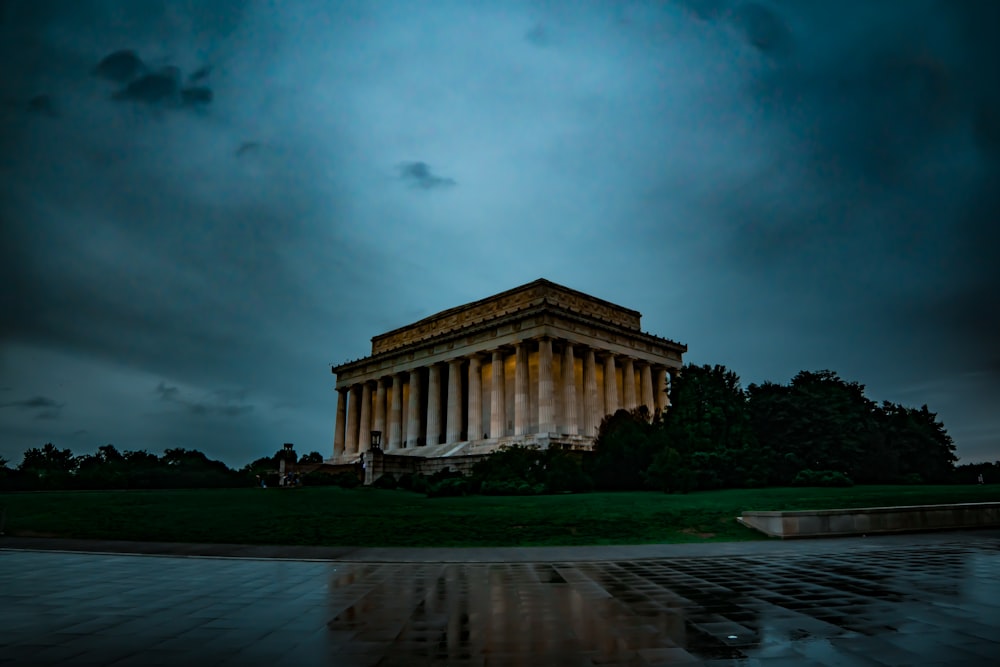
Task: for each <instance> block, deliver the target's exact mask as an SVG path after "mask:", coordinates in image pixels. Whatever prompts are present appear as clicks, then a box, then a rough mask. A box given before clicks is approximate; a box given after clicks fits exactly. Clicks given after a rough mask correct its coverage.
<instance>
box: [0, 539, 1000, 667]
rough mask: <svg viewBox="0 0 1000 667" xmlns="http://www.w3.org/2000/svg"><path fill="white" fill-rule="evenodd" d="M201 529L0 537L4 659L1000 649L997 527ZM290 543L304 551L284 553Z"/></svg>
mask: <svg viewBox="0 0 1000 667" xmlns="http://www.w3.org/2000/svg"><path fill="white" fill-rule="evenodd" d="M32 546H35V547H38V548H37V549H33V548H31V547H32ZM200 546H201V547H202V548H201V549H197V548H196V547H193V546H191V545H158V546H156V547H155V548H154V547H152V546H150V545H149V544H144V545H143V544H131V545H130V544H129V543H79V542H70V541H56V540H46V541H34V542H33V541H31V540H25V539H21V540H16V539H12V538H3V539H0V665H18V666H20V665H57V664H66V665H133V664H134V665H187V666H189V667H194V666H195V665H202V664H204V665H213V666H216V667H220V666H222V665H240V666H252V665H274V664H282V665H284V664H288V665H337V666H348V665H383V666H389V665H401V666H402V665H406V666H409V665H460V666H464V665H476V666H489V667H493V666H495V665H510V666H513V665H556V666H559V665H574V666H586V667H592V666H598V665H601V666H603V665H682V664H683V665H699V664H701V665H713V666H715V665H762V666H770V667H779V666H784V665H875V666H882V665H989V664H995V663H996V662H997V661H998V660H1000V531H996V530H987V531H970V532H962V533H947V534H940V533H937V534H924V535H910V536H891V537H883V538H874V537H870V538H847V539H844V538H840V539H830V540H812V541H796V542H778V541H766V542H740V543H726V544H699V545H647V546H632V547H566V548H561V547H560V548H555V547H553V548H540V549H527V548H525V549H489V550H487V549H476V550H461V549H434V550H419V549H397V550H392V549H381V550H379V549H343V548H341V549H326V550H324V549H323V548H307V547H298V548H285V549H283V548H280V547H224V546H221V545H200ZM112 547H113V548H112ZM60 548H62V549H63V550H58V549H60ZM70 549H72V550H73V551H70ZM77 550H79V551H77ZM98 551H105V552H106V551H131V552H133V553H128V554H111V553H99V552H98ZM138 551H154V552H157V553H159V554H166V555H136V553H134V552H138ZM198 551H200V552H201V553H202V554H212V555H211V556H210V557H204V556H199V555H196V554H197V552H198ZM87 552H90V553H87ZM179 554H184V555H179ZM237 554H240V555H243V556H246V555H252V556H254V557H252V558H247V557H235V556H236V555H237ZM287 555H293V556H295V557H296V558H299V559H300V560H289V559H286V558H275V557H276V556H287ZM308 559H313V560H308ZM329 559H332V560H329Z"/></svg>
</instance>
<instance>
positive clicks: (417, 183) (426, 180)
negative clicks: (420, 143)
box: [399, 162, 455, 190]
mask: <svg viewBox="0 0 1000 667" xmlns="http://www.w3.org/2000/svg"><path fill="white" fill-rule="evenodd" d="M399 174H400V178H402V179H403V180H404V181H406V182H408V183H410V185H412V186H413V187H418V188H423V189H424V190H430V189H432V188H442V187H449V186H452V185H455V181H454V180H453V179H451V178H445V177H442V176H436V175H435V174H434V173H432V172H431V168H430V165H428V164H427V163H426V162H404V163H403V164H401V165H399Z"/></svg>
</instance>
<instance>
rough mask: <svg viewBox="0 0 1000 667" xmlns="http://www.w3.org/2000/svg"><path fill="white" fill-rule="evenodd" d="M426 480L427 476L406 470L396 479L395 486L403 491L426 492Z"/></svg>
mask: <svg viewBox="0 0 1000 667" xmlns="http://www.w3.org/2000/svg"><path fill="white" fill-rule="evenodd" d="M427 480H428V478H427V477H426V476H424V475H420V474H417V473H413V472H408V473H406V474H404V475H401V476H400V478H399V479H398V480H396V488H397V489H402V490H403V491H414V492H416V493H426V492H427V484H428V482H427Z"/></svg>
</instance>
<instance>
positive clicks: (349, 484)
mask: <svg viewBox="0 0 1000 667" xmlns="http://www.w3.org/2000/svg"><path fill="white" fill-rule="evenodd" d="M330 477H332V478H333V481H332V482H331V483H332V484H333V485H334V486H339V487H341V488H342V489H353V488H355V487H358V486H361V480H360V479H358V476H357V474H355V473H353V472H338V473H337V474H336V475H330Z"/></svg>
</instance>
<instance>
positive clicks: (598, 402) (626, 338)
mask: <svg viewBox="0 0 1000 667" xmlns="http://www.w3.org/2000/svg"><path fill="white" fill-rule="evenodd" d="M640 317H641V315H640V314H639V313H638V312H636V311H634V310H630V309H628V308H623V307H622V306H618V305H615V304H613V303H609V302H607V301H603V300H601V299H598V298H595V297H592V296H589V295H587V294H584V293H582V292H578V291H576V290H572V289H569V288H567V287H563V286H561V285H557V284H555V283H552V282H549V281H548V280H536V281H534V282H531V283H528V284H527V285H522V286H521V287H516V288H514V289H511V290H508V291H506V292H502V293H500V294H496V295H494V296H491V297H488V298H486V299H482V300H480V301H474V302H472V303H467V304H465V305H463V306H458V307H456V308H450V309H448V310H445V311H443V312H440V313H437V314H436V315H431V316H430V317H427V318H424V319H422V320H420V321H419V322H415V323H414V324H411V325H409V326H405V327H401V328H399V329H395V330H393V331H389V332H387V333H384V334H380V335H378V336H375V337H374V338H372V352H371V356H368V357H364V358H363V359H357V360H355V361H349V362H346V363H343V364H340V365H339V366H334V367H333V369H332V371H333V373H334V374H336V376H337V383H336V390H337V417H336V428H335V431H334V437H333V456H332V458H331V459H328V463H331V464H345V463H353V462H356V461H358V460H359V459H360V458H361V457H362V456H363V455H364V453H365V452H366V451H367V450H369V448H370V447H371V442H372V439H371V432H372V431H378V432H380V434H381V448H380V451H379V455H380V456H382V455H384V456H386V457H388V458H393V457H400V456H406V457H422V458H438V457H463V456H464V457H468V456H472V455H479V456H481V455H483V454H485V453H488V452H489V451H492V450H493V449H496V448H497V447H499V446H501V445H504V444H512V443H524V444H535V445H538V446H542V447H547V446H549V445H558V446H563V447H571V448H574V449H586V448H590V447H591V446H592V445H593V442H594V436H595V435H596V433H597V428H598V426H599V425H600V423H601V420H602V419H603V417H604V416H605V415H607V414H610V413H613V412H615V411H616V410H617V409H619V408H626V409H632V408H635V407H638V406H639V405H646V406H648V408H649V410H650V412H651V413H652V412H654V411H655V410H658V409H659V410H662V409H664V408H666V406H667V405H668V401H669V399H668V394H667V389H668V383H669V380H670V375H671V373H672V372H674V371H676V370H677V369H679V368H680V367H681V356H682V355H683V354H684V352H686V351H687V346H686V345H682V344H680V343H676V342H674V341H672V340H668V339H666V338H661V337H659V336H654V335H652V334H649V333H645V332H643V331H642V330H641V329H640V326H639V319H640Z"/></svg>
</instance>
